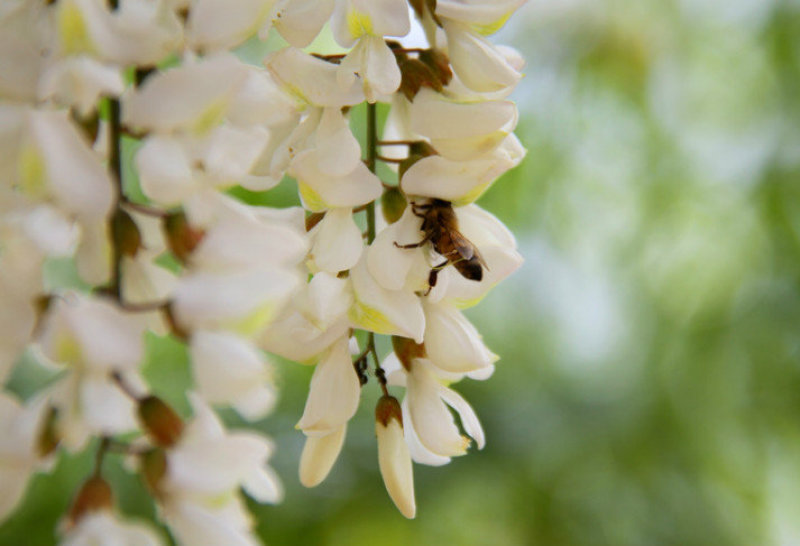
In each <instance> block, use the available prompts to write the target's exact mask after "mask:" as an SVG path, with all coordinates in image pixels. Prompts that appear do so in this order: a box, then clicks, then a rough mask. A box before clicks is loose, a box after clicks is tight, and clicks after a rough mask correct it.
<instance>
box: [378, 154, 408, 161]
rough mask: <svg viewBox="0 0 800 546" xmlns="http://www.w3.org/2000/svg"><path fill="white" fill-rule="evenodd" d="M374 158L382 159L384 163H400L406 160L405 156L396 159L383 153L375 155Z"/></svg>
mask: <svg viewBox="0 0 800 546" xmlns="http://www.w3.org/2000/svg"><path fill="white" fill-rule="evenodd" d="M375 159H377V160H378V161H383V162H384V163H402V162H403V161H405V160H406V159H405V158H403V159H397V158H394V157H386V156H385V155H378V156H375Z"/></svg>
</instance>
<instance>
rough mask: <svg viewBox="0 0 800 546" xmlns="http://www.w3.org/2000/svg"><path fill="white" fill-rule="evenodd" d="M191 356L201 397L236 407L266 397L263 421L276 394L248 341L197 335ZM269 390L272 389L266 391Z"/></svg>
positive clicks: (212, 334) (220, 334)
mask: <svg viewBox="0 0 800 546" xmlns="http://www.w3.org/2000/svg"><path fill="white" fill-rule="evenodd" d="M189 351H190V352H189V354H190V355H191V359H192V372H193V375H194V379H195V383H196V386H197V390H198V393H199V394H200V395H201V396H202V397H203V398H205V399H206V400H207V401H208V402H210V403H212V404H231V405H233V404H235V403H236V402H237V401H238V400H239V399H240V398H243V397H247V396H248V395H249V394H251V393H253V392H255V393H256V394H258V395H261V396H263V400H264V404H263V407H261V408H259V409H261V410H262V411H261V412H259V413H260V415H259V414H256V415H248V417H250V418H253V417H262V416H263V415H264V414H266V413H267V412H268V411H269V410H270V409H271V407H272V405H273V404H274V401H275V394H274V392H273V389H272V388H271V387H272V385H271V381H270V374H269V370H268V368H267V365H266V363H265V362H264V359H263V357H262V356H261V355H260V354H259V352H258V351H257V350H256V349H255V347H253V346H252V345H251V344H250V343H248V342H247V341H246V340H244V339H242V338H240V337H238V336H236V335H233V334H228V333H224V332H203V331H199V332H194V334H193V335H192V340H191V344H190V349H189ZM266 387H269V388H266Z"/></svg>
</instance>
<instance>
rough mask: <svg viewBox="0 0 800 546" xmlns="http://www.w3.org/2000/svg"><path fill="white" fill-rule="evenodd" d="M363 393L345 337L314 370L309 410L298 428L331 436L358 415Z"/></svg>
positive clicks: (306, 410)
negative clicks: (357, 411) (359, 401)
mask: <svg viewBox="0 0 800 546" xmlns="http://www.w3.org/2000/svg"><path fill="white" fill-rule="evenodd" d="M360 394H361V383H360V382H359V380H358V376H357V375H356V372H355V368H353V361H352V360H351V359H350V351H349V342H348V338H347V337H342V338H341V339H339V340H338V341H336V342H335V343H334V344H333V345H332V346H331V349H330V351H329V352H328V354H327V355H325V356H323V358H322V359H321V360H320V362H319V363H318V364H317V366H316V368H315V369H314V375H313V376H312V377H311V386H310V387H309V392H308V399H307V400H306V407H305V410H304V411H303V416H302V418H301V419H300V421H299V422H298V423H297V425H296V428H299V429H302V430H303V432H304V433H305V434H306V435H307V436H325V435H327V434H330V433H331V432H333V431H334V430H336V429H338V428H339V427H341V425H343V424H344V423H346V422H347V421H349V420H350V418H351V417H352V416H353V415H354V414H355V412H356V408H357V407H358V399H359V395H360Z"/></svg>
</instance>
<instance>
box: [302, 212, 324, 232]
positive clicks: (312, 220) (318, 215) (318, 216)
mask: <svg viewBox="0 0 800 546" xmlns="http://www.w3.org/2000/svg"><path fill="white" fill-rule="evenodd" d="M323 218H325V213H324V212H312V213H311V214H309V215H308V216H306V231H311V230H312V229H314V226H316V225H317V224H319V223H320V222H321V221H322V219H323Z"/></svg>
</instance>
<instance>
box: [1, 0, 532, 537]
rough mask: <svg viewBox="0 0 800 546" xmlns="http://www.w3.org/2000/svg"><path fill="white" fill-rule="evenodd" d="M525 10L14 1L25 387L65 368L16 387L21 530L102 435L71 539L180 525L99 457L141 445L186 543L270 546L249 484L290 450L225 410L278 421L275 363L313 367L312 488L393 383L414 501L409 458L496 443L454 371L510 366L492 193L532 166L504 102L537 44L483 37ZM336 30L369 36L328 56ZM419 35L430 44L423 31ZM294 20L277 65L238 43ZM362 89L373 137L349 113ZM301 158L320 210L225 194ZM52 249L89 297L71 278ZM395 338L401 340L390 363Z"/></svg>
mask: <svg viewBox="0 0 800 546" xmlns="http://www.w3.org/2000/svg"><path fill="white" fill-rule="evenodd" d="M523 1H524V0H494V1H476V0H438V1H437V0H410V1H409V2H407V1H406V0H380V1H373V0H319V1H308V0H242V1H236V2H230V1H226V0H110V1H106V0H50V1H46V0H6V1H4V2H3V3H2V6H0V234H2V235H1V238H0V382H2V384H3V385H5V384H7V381H8V379H9V377H10V376H11V374H12V372H13V370H14V367H15V366H23V365H27V364H26V363H28V362H30V361H31V358H30V355H33V356H34V357H35V360H36V361H38V362H39V365H43V366H47V367H50V368H52V369H54V370H56V371H57V372H58V373H57V374H56V375H55V376H54V377H55V379H54V380H53V381H51V382H50V383H48V384H47V385H46V386H45V387H43V388H42V389H41V390H39V391H38V392H36V393H35V394H34V395H33V396H31V397H29V398H28V399H26V400H19V399H18V398H17V397H16V395H15V394H13V393H12V392H11V391H10V390H9V389H7V388H6V389H3V390H2V391H0V521H2V519H5V518H6V517H7V516H8V515H9V514H10V513H11V512H12V511H13V509H14V508H15V507H16V506H17V505H18V503H19V501H20V499H21V498H22V496H23V494H24V492H25V489H26V484H27V482H28V480H29V478H30V476H31V475H32V474H33V473H35V472H37V471H47V468H48V465H49V464H50V463H52V461H53V460H54V459H55V458H56V457H57V456H58V453H59V452H61V451H62V450H65V451H67V452H71V453H76V452H81V451H84V450H94V452H95V453H96V457H95V460H96V465H95V469H94V471H93V473H92V475H91V476H88V477H87V479H86V481H85V483H84V485H83V486H81V488H80V489H79V490H78V491H77V492H76V494H75V498H74V501H73V504H72V507H71V508H70V511H69V513H68V514H66V515H65V517H64V521H63V524H62V526H61V527H60V529H59V532H60V533H61V537H62V540H63V541H64V543H67V544H90V543H91V544H94V543H97V541H98V540H100V541H103V540H106V539H107V537H112V536H113V537H116V539H115V540H116V542H115V544H116V543H119V544H131V545H133V544H136V545H141V544H159V543H161V542H162V540H163V539H162V537H160V535H159V534H158V533H157V532H156V531H155V530H154V529H151V528H150V527H149V526H148V525H147V524H145V523H143V522H137V521H129V520H128V519H127V518H125V517H123V516H121V515H120V514H119V513H118V512H117V511H116V510H115V505H114V491H113V487H112V485H111V484H109V483H108V482H107V481H106V480H105V479H104V478H103V469H102V467H103V461H104V459H105V458H106V457H107V456H115V455H116V454H123V455H124V456H125V457H126V460H127V461H128V462H129V463H131V464H129V465H128V466H129V467H130V470H131V471H135V472H138V473H140V475H141V476H142V478H143V480H144V481H145V483H146V484H147V485H148V487H149V490H150V492H151V493H152V497H153V499H154V502H155V503H156V505H157V508H158V517H159V518H160V519H161V521H163V523H164V524H166V526H167V528H168V529H169V531H170V532H171V533H172V534H173V536H174V538H175V539H176V540H177V542H179V543H181V544H253V543H257V542H258V540H257V538H256V537H255V535H254V532H253V522H252V518H251V516H250V515H249V513H248V512H247V510H246V507H245V503H244V498H243V496H242V492H243V491H244V492H245V493H246V494H247V495H248V496H250V497H251V498H253V499H255V500H256V501H259V502H277V501H279V500H280V498H281V496H282V488H281V485H280V482H279V481H278V479H277V477H276V476H275V475H274V474H273V472H272V471H271V469H270V468H269V467H268V466H267V460H268V459H269V457H270V454H271V452H272V449H273V447H272V443H271V442H270V441H269V439H267V438H265V437H264V436H263V435H261V434H260V433H257V432H255V431H250V430H227V429H226V427H225V426H224V424H223V423H222V422H221V421H220V419H219V418H218V417H217V416H216V413H215V410H214V407H231V408H233V409H234V410H235V411H236V412H237V413H238V414H239V415H240V416H241V417H242V418H243V419H246V420H256V419H260V418H262V417H264V416H265V415H267V414H268V413H269V412H270V410H271V409H272V407H273V405H274V402H275V399H276V394H277V393H276V389H275V385H274V383H273V379H272V377H273V370H274V364H273V363H271V362H270V360H269V356H268V355H269V353H272V354H275V355H280V356H282V357H285V358H287V359H290V360H294V361H297V362H301V363H304V364H310V365H314V366H315V369H314V373H313V377H312V379H311V385H310V392H309V396H308V400H307V403H306V406H305V411H304V413H303V415H302V417H301V418H300V420H299V423H298V425H297V427H298V428H299V429H301V430H302V431H303V433H304V434H305V435H306V436H307V439H306V444H305V448H304V450H303V453H302V457H301V460H300V479H301V481H302V483H303V484H305V485H307V486H313V485H316V484H318V483H320V482H321V481H322V480H323V479H324V478H325V477H326V475H327V474H328V472H329V470H330V469H331V467H332V466H333V464H334V463H335V460H336V458H337V457H338V454H339V452H340V450H341V447H342V444H343V442H344V439H345V431H346V427H347V423H348V421H349V419H350V418H351V417H352V416H353V415H354V413H355V411H356V409H357V407H358V404H359V395H360V391H361V388H362V386H363V385H365V384H366V383H368V382H369V378H370V377H373V378H374V379H375V381H376V383H377V384H378V386H379V387H380V388H381V390H382V393H383V396H382V397H381V398H380V400H379V402H378V406H377V408H376V433H377V440H378V441H377V443H378V461H379V466H380V470H381V473H382V475H383V478H384V482H385V484H386V487H387V490H388V492H389V494H390V496H391V498H392V500H393V501H394V502H395V504H396V505H397V507H398V508H399V509H400V511H401V512H402V513H403V514H404V515H405V516H407V517H413V516H414V514H415V510H416V509H415V500H414V489H413V478H412V460H413V461H415V462H417V463H421V464H429V465H441V464H444V463H446V462H448V461H449V460H450V458H451V457H454V456H458V455H463V454H464V453H466V451H467V449H468V446H469V445H470V443H471V441H470V438H471V439H472V440H473V441H474V442H475V443H476V444H477V446H478V447H479V448H480V447H483V444H484V435H483V431H482V429H481V425H480V423H479V421H478V419H477V417H476V416H475V413H474V412H473V410H472V408H471V407H470V405H469V404H468V403H467V402H466V401H465V400H464V399H463V398H462V397H461V396H460V395H459V394H458V393H457V392H456V391H454V390H452V389H451V388H450V387H448V386H447V385H449V384H452V383H454V382H456V381H458V380H460V379H462V378H464V377H469V378H471V379H477V380H482V379H486V378H488V377H489V376H490V375H491V374H492V371H493V369H494V362H495V361H496V359H497V356H495V355H494V354H493V353H492V352H491V351H490V350H489V349H488V348H487V347H486V346H485V345H484V343H483V342H482V340H481V337H480V335H479V334H478V332H477V331H476V329H475V328H474V326H473V325H472V324H471V323H470V322H469V321H468V320H467V319H466V318H465V317H464V315H463V314H462V311H461V310H462V309H464V308H466V307H469V306H472V305H474V304H476V303H477V302H478V301H480V300H481V299H482V298H483V296H484V295H485V294H486V293H487V292H488V290H489V289H491V288H492V287H493V286H494V285H496V284H497V283H498V282H500V281H501V280H503V279H504V278H505V277H506V276H508V275H509V274H511V273H512V272H513V271H514V270H515V269H516V268H517V267H519V265H520V263H521V257H520V256H519V254H518V253H517V252H516V250H515V248H516V244H515V241H514V237H513V236H512V235H511V233H510V232H509V231H508V230H507V229H506V228H505V227H504V226H503V224H502V223H500V222H499V221H498V220H497V219H496V218H495V217H494V216H492V215H491V214H489V213H488V212H486V211H484V210H482V209H480V208H479V207H478V206H476V205H475V204H473V202H474V201H475V200H476V199H477V198H478V197H479V196H480V195H481V194H482V193H483V192H484V191H485V190H486V189H487V188H488V187H489V186H490V185H491V184H492V183H493V182H494V181H495V180H496V179H497V178H498V177H499V176H500V175H501V174H503V173H504V172H506V171H507V170H508V169H510V168H512V167H514V166H515V165H517V164H518V163H519V162H520V161H521V159H522V157H523V156H524V149H523V148H522V146H521V145H520V143H519V141H518V140H517V138H516V137H515V136H514V135H513V132H512V131H513V130H514V127H515V124H516V121H517V109H516V107H515V105H514V104H513V103H512V102H510V101H508V100H507V99H506V97H507V96H508V94H509V93H510V92H511V90H512V89H513V87H514V86H515V84H516V83H517V81H518V80H519V78H520V76H521V74H520V70H521V68H522V64H523V63H522V59H521V57H520V56H519V55H518V54H517V53H516V52H515V51H514V50H513V49H511V48H508V47H505V46H498V45H494V44H492V43H491V42H490V41H488V40H487V38H486V36H487V35H490V34H492V33H493V32H495V31H496V30H498V29H499V28H500V27H501V26H502V25H503V24H504V23H505V21H506V20H507V18H508V17H509V16H510V15H511V14H512V13H513V12H514V11H515V10H516V9H517V8H518V7H519V5H520V4H521V3H522V2H523ZM414 19H416V21H414ZM326 24H327V25H330V29H331V30H332V33H333V36H334V38H335V40H336V42H337V43H338V44H339V45H340V46H341V47H342V48H344V49H347V48H349V52H348V53H346V54H332V55H323V54H319V52H307V51H306V50H304V49H303V48H307V47H308V46H309V44H310V43H311V42H312V41H313V40H314V38H315V37H316V36H317V35H318V34H319V33H320V31H321V30H322V28H323V27H324V26H325V25H326ZM415 25H416V28H417V29H421V30H420V32H419V34H420V35H422V34H424V36H425V37H426V39H427V46H426V47H413V48H409V47H404V46H403V45H402V44H403V37H406V36H407V35H409V33H410V32H411V30H412V27H413V26H415ZM271 32H277V33H278V34H280V36H281V37H282V38H283V39H284V40H285V41H286V42H288V45H287V46H286V47H284V48H283V49H280V50H278V51H274V52H273V53H271V54H270V55H269V56H268V57H267V58H266V59H264V64H263V66H255V65H251V64H247V63H245V62H243V61H242V60H240V58H239V57H237V55H236V54H235V50H236V48H237V47H238V46H240V45H241V44H242V43H243V42H244V41H245V40H249V39H259V38H261V39H263V38H265V37H266V36H267V34H269V33H271ZM365 102H366V103H367V104H366V107H365V108H366V112H367V116H366V118H367V127H366V135H367V136H366V142H365V143H364V144H363V145H362V144H360V143H359V141H358V139H357V138H356V137H355V136H354V134H353V133H352V132H351V127H350V120H349V113H350V112H351V110H352V108H353V107H355V106H357V105H359V104H362V103H365ZM377 103H382V104H384V105H388V107H389V114H388V119H387V121H386V124H385V127H384V128H383V131H382V134H381V135H379V134H378V127H377V116H376V105H377ZM378 161H380V162H385V163H386V164H387V165H389V166H390V167H391V169H393V170H395V171H397V182H395V181H394V179H392V180H390V181H382V180H381V179H380V178H378V176H377V175H376V174H375V173H376V162H378ZM389 172H390V171H389ZM285 175H288V176H290V177H292V178H293V179H294V180H296V183H297V188H298V193H299V197H300V201H301V203H302V207H290V208H282V209H276V208H270V207H263V206H252V205H249V204H246V203H244V202H242V201H240V200H238V199H236V198H235V197H233V195H232V194H231V193H230V192H228V191H227V190H229V189H230V188H232V187H234V186H242V187H244V188H246V189H248V190H251V191H256V192H266V191H268V190H270V189H271V188H273V187H274V186H276V185H278V184H279V183H280V182H281V180H282V179H284V177H285ZM139 190H141V191H139ZM142 195H143V197H142ZM376 204H379V210H380V211H381V212H382V214H380V215H378V214H376ZM364 227H366V230H364ZM54 258H60V259H67V260H71V261H73V263H74V264H75V266H76V270H77V272H78V274H79V276H80V279H81V281H82V283H81V287H83V288H73V289H69V290H67V289H64V288H62V287H60V285H59V284H58V283H53V282H48V281H47V276H46V275H44V274H43V271H44V269H45V266H46V265H47V263H49V262H51V261H52V260H53V259H54ZM87 287H88V288H87ZM359 331H361V333H359ZM146 332H151V335H158V336H171V337H173V338H176V339H178V340H180V341H181V342H184V343H185V344H186V345H187V347H188V353H189V355H190V361H191V373H192V379H193V387H192V390H191V392H189V393H186V395H187V397H188V399H189V401H190V403H191V407H192V413H191V415H186V416H180V415H179V414H178V413H177V412H176V411H175V410H174V409H173V408H172V407H170V406H169V405H168V404H167V403H166V402H165V401H164V400H162V399H161V398H159V397H158V396H156V395H155V394H154V393H153V392H154V391H153V389H154V386H153V385H150V384H148V383H147V382H146V381H145V380H144V378H143V377H142V375H141V367H142V365H143V362H144V360H145V356H146V355H145V345H144V335H145V333H146ZM376 334H381V335H390V336H392V342H393V348H394V351H393V352H392V353H390V354H389V355H388V356H387V357H385V358H384V359H383V362H381V361H380V357H379V355H378V351H377V349H376V344H375V335H376ZM23 352H25V354H27V355H29V356H28V357H27V358H25V359H22V360H21V359H20V357H21V355H22V354H23ZM370 362H371V363H372V366H370ZM395 391H396V392H395ZM392 392H394V393H395V395H396V394H397V392H404V395H403V396H402V402H399V401H398V399H397V398H395V397H394V395H393V394H391V393H392ZM451 409H452V410H455V412H456V413H458V415H459V417H460V426H459V425H458V424H457V422H456V420H455V419H454V415H453V414H452V413H451ZM103 537H106V538H103Z"/></svg>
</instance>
